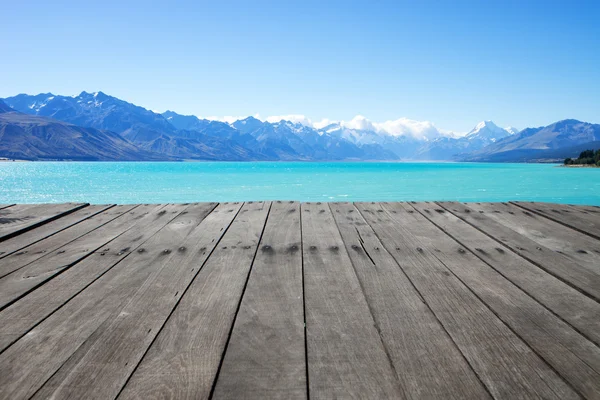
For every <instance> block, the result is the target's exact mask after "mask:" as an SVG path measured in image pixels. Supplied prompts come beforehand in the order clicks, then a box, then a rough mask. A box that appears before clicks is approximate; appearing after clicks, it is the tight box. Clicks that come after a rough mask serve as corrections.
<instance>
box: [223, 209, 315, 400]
mask: <svg viewBox="0 0 600 400" xmlns="http://www.w3.org/2000/svg"><path fill="white" fill-rule="evenodd" d="M304 339H305V337H304V301H303V291H302V251H301V231H300V204H299V203H297V202H291V201H290V202H287V201H286V202H281V201H278V202H273V204H272V206H271V210H270V212H269V217H268V220H267V224H266V226H265V232H264V234H263V236H262V239H261V242H260V244H259V250H258V253H257V254H256V257H255V259H254V264H253V265H252V271H251V273H250V277H249V278H248V284H247V287H246V290H245V292H244V297H243V298H242V302H241V304H240V309H239V311H238V314H237V317H236V319H235V325H234V327H233V331H232V333H231V337H230V339H229V343H228V345H227V352H226V353H225V357H224V360H223V364H222V366H221V369H220V372H219V375H218V379H217V382H216V387H215V391H214V396H213V398H215V399H221V398H227V399H239V398H255V399H261V398H269V399H276V398H279V399H305V398H306V397H307V390H306V359H305V347H304Z"/></svg>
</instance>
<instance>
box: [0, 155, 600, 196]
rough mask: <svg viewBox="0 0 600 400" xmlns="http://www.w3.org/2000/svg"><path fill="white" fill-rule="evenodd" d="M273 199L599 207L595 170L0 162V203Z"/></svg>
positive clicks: (350, 164) (533, 166) (438, 165)
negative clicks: (524, 202) (543, 203)
mask: <svg viewBox="0 0 600 400" xmlns="http://www.w3.org/2000/svg"><path fill="white" fill-rule="evenodd" d="M275 199H277V200H299V201H405V200H458V201H508V200H531V201H534V200H535V201H546V202H556V203H570V204H593V205H600V169H594V168H558V167H556V166H555V165H549V164H483V163H481V164H479V163H391V162H390V163H385V162H382V163H381V162H348V163H346V162H331V163H316V162H315V163H313V162H310V163H309V162H239V163H238V162H206V163H204V162H195V163H162V162H139V163H133V162H129V163H128V162H114V163H112V162H107V163H91V162H90V163H85V162H30V163H27V162H23V163H18V162H1V163H0V203H46V202H67V201H73V202H89V203H121V204H126V203H167V202H177V203H186V202H198V201H243V200H275Z"/></svg>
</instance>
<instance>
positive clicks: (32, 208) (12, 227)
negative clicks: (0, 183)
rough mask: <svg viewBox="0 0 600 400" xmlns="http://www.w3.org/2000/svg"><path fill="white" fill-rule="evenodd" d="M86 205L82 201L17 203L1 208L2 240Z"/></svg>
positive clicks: (0, 230)
mask: <svg viewBox="0 0 600 400" xmlns="http://www.w3.org/2000/svg"><path fill="white" fill-rule="evenodd" d="M86 205H87V204H82V203H67V204H40V205H23V206H21V205H16V206H12V207H8V208H5V209H2V210H0V242H1V241H4V240H7V239H9V238H11V237H13V236H16V235H18V234H20V233H23V232H26V231H28V230H29V229H33V228H35V227H37V226H40V225H42V224H44V223H47V222H50V221H52V220H54V219H56V218H60V217H61V216H64V215H67V214H69V213H71V212H73V211H77V210H79V209H80V208H83V207H85V206H86Z"/></svg>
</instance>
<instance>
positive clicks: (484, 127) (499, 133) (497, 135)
mask: <svg viewBox="0 0 600 400" xmlns="http://www.w3.org/2000/svg"><path fill="white" fill-rule="evenodd" d="M509 129H510V130H509ZM517 131H518V130H517V129H516V128H512V127H510V128H508V129H504V128H500V127H499V126H498V125H496V124H494V123H493V122H492V121H481V122H480V123H478V124H477V125H476V126H475V128H473V129H472V130H471V131H470V132H469V133H467V135H466V136H465V137H466V138H467V139H469V140H472V139H483V140H489V141H492V142H495V141H496V140H498V139H502V138H504V137H506V136H508V135H512V134H514V133H515V132H517Z"/></svg>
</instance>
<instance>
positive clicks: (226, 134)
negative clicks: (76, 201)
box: [0, 91, 596, 160]
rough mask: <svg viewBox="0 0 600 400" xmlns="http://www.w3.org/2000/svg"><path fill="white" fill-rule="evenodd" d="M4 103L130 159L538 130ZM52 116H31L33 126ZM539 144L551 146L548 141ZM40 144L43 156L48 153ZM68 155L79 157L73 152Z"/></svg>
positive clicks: (408, 150)
mask: <svg viewBox="0 0 600 400" xmlns="http://www.w3.org/2000/svg"><path fill="white" fill-rule="evenodd" d="M4 102H5V103H6V105H5V106H2V104H0V106H2V107H4V108H6V111H7V112H9V113H10V112H11V111H12V110H15V111H17V112H21V113H24V114H30V115H35V116H39V117H44V118H46V120H47V119H48V118H52V119H54V120H59V121H62V122H66V123H69V124H73V125H76V126H79V127H83V128H94V129H97V130H101V131H105V132H112V133H114V134H116V135H118V136H119V137H121V138H122V139H123V142H122V143H130V144H131V146H129V145H127V146H128V151H129V152H130V153H129V156H128V157H129V159H131V158H134V155H133V154H134V153H133V152H135V151H139V152H140V155H139V158H141V159H144V158H147V159H161V157H162V159H169V160H173V159H183V160H186V159H208V160H460V159H468V156H469V155H471V154H483V153H482V151H483V149H486V151H487V149H488V148H489V149H494V148H496V147H497V148H500V147H499V146H495V147H493V146H492V145H499V144H500V143H509V142H510V143H512V141H509V139H510V138H513V137H515V138H517V137H518V138H523V140H525V139H526V138H527V137H528V135H530V133H529V132H533V131H532V129H531V128H528V129H525V130H523V131H520V132H519V131H518V130H517V129H515V128H512V127H509V128H501V127H499V126H497V125H496V124H494V123H493V122H492V121H482V122H480V123H479V124H477V125H476V126H475V127H474V128H473V129H472V130H471V131H470V132H468V133H467V134H466V135H462V136H461V135H457V134H453V133H450V132H446V131H439V130H438V129H437V128H436V127H435V126H434V125H433V124H432V123H430V122H419V121H413V120H408V119H405V118H401V119H399V120H396V121H387V122H384V123H372V122H370V121H368V120H367V119H366V118H364V117H362V116H357V117H355V118H354V119H353V120H352V121H348V122H335V123H330V124H328V125H327V126H324V127H321V128H318V129H317V128H315V127H314V126H313V125H312V123H311V122H310V121H309V120H308V119H305V120H303V121H302V123H299V122H292V121H289V120H286V119H281V120H279V121H277V122H274V120H273V119H269V121H270V122H268V121H261V120H259V119H257V118H254V117H248V118H244V119H240V120H238V121H235V122H232V123H226V122H221V121H215V120H207V119H201V118H198V117H196V116H193V115H180V114H178V113H176V112H173V111H167V112H165V113H163V114H158V113H156V112H153V111H150V110H147V109H145V108H143V107H139V106H136V105H134V104H131V103H128V102H126V101H123V100H120V99H118V98H116V97H113V96H109V95H107V94H105V93H102V92H94V93H88V92H85V91H84V92H81V93H80V94H79V95H76V96H60V95H54V94H52V93H41V94H38V95H35V96H30V95H26V94H21V95H18V96H14V97H9V98H6V99H4ZM46 120H42V119H39V120H32V121H34V122H32V125H31V129H34V128H35V127H34V125H35V124H36V123H38V122H39V123H40V124H41V123H42V122H41V121H46ZM294 120H295V121H298V119H297V118H296V119H294ZM581 124H585V123H581ZM588 125H589V124H588ZM561 126H562V125H561ZM565 126H566V128H564V129H562V128H561V130H558V128H556V129H555V128H552V129H550V128H548V129H549V130H547V131H548V132H560V135H559V136H557V138H555V139H552V142H551V145H550V146H553V147H552V148H553V149H554V148H556V146H558V147H560V146H562V144H563V143H576V144H579V143H580V142H581V141H585V140H587V139H589V138H590V137H594V138H595V137H596V136H593V135H589V134H587V132H588V131H589V130H590V129H591V128H588V127H587V125H585V129H584V128H581V126H583V125H577V124H571V125H569V124H567V125H565ZM11 129H12V128H11ZM15 129H16V128H15ZM539 129H541V128H538V130H539ZM586 129H587V130H586ZM594 129H595V128H594ZM64 131H65V132H66V130H64ZM89 132H94V131H89ZM536 132H537V131H536ZM543 132H546V131H543ZM586 135H587V136H586ZM538 136H539V137H541V133H540V134H539V135H536V137H538ZM36 140H37V139H36ZM515 140H516V139H515ZM519 140H520V139H519ZM527 140H529V139H527ZM539 141H540V143H542V142H543V143H546V142H544V140H543V138H542V139H540V140H539ZM15 143H16V142H15ZM19 143H21V142H19ZM515 143H517V142H515ZM518 143H521V140H520V141H519V142H518ZM15 146H17V145H15ZM19 146H20V145H19ZM39 146H42V144H39ZM136 148H137V149H138V150H135V149H136ZM40 149H41V150H40V152H41V153H40V154H44V153H43V151H44V150H43V149H42V148H41V147H40ZM17 150H18V149H17ZM55 150H57V151H58V149H55ZM8 151H9V149H6V151H5V152H8ZM86 152H87V153H86V154H87V155H86V157H90V154H91V153H90V152H92V148H91V147H86ZM55 153H56V152H55ZM484 153H485V154H487V153H486V152H484ZM11 154H27V152H24V153H23V152H21V153H19V152H18V151H15V152H12V153H11ZM48 154H50V153H48ZM56 154H59V153H56ZM65 154H66V153H65ZM106 154H108V153H106ZM113 154H118V153H116V152H115V153H113ZM0 156H1V154H0ZM32 157H33V156H32ZM48 157H49V155H48ZM69 157H75V155H74V154H71V153H69ZM106 157H108V155H107V156H106ZM115 157H117V156H115Z"/></svg>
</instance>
